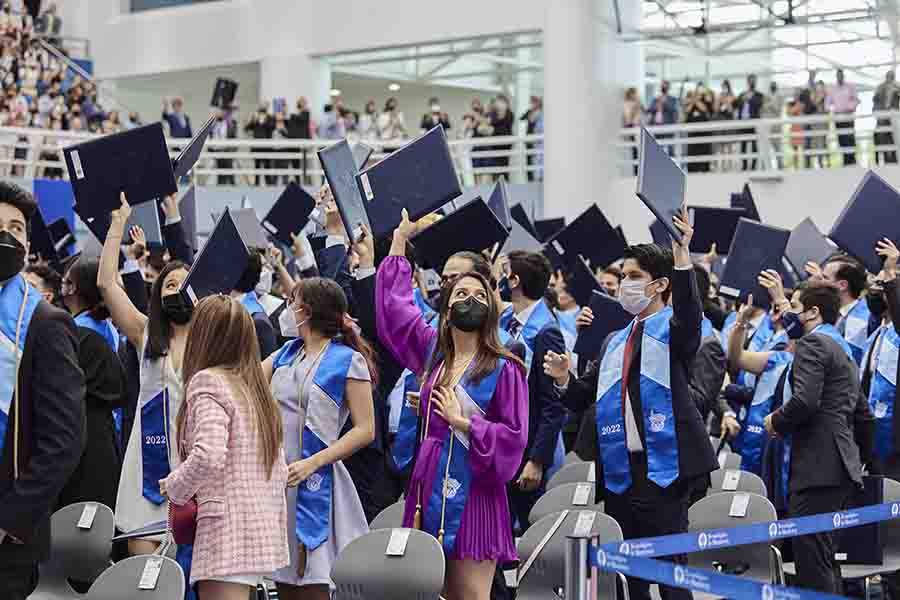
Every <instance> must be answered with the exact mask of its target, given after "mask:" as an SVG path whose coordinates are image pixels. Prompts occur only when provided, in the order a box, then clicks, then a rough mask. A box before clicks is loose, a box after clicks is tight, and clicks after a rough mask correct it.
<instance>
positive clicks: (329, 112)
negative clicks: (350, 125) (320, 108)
mask: <svg viewBox="0 0 900 600" xmlns="http://www.w3.org/2000/svg"><path fill="white" fill-rule="evenodd" d="M324 112H325V116H323V117H322V122H321V123H319V131H318V134H319V138H320V139H323V140H342V139H344V137H345V136H346V135H347V131H346V129H345V128H344V120H343V119H342V118H341V116H340V114H339V113H338V111H337V110H335V106H334V105H333V104H326V105H325V108H324Z"/></svg>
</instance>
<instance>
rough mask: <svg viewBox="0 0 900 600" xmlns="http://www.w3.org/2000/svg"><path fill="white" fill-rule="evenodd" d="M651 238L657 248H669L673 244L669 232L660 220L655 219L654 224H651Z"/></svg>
mask: <svg viewBox="0 0 900 600" xmlns="http://www.w3.org/2000/svg"><path fill="white" fill-rule="evenodd" d="M650 237H651V238H653V243H654V244H656V245H657V246H668V245H669V244H670V243H671V242H672V238H671V237H670V236H669V230H668V229H667V228H666V226H665V225H663V224H662V222H661V221H660V220H659V219H653V222H652V223H650Z"/></svg>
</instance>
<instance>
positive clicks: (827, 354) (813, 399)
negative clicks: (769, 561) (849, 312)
mask: <svg viewBox="0 0 900 600" xmlns="http://www.w3.org/2000/svg"><path fill="white" fill-rule="evenodd" d="M793 308H794V311H793V312H788V313H785V315H784V316H782V321H783V322H784V323H785V329H786V330H787V331H788V333H789V334H790V335H791V336H792V337H796V336H798V335H802V338H801V339H800V340H799V341H798V342H797V345H796V349H795V353H794V363H793V367H792V368H791V372H790V375H789V377H790V383H791V390H792V393H791V395H790V397H789V398H786V399H785V402H784V404H783V405H782V406H781V407H780V408H778V409H777V410H776V411H774V412H773V413H772V414H770V415H769V416H767V417H766V419H765V427H766V431H768V432H769V435H772V436H776V435H777V436H790V438H791V451H790V470H789V476H788V477H789V479H788V492H789V494H790V496H789V500H788V509H789V512H790V515H791V516H792V517H802V516H807V515H814V514H819V513H828V512H833V511H839V510H843V509H844V508H845V506H846V503H847V500H848V499H849V498H850V495H851V494H852V492H853V490H854V487H856V488H860V489H861V488H862V463H863V462H865V463H870V462H871V455H872V414H871V412H870V411H869V405H868V401H867V400H866V398H865V396H863V395H862V393H861V391H860V385H859V371H858V369H857V366H856V362H855V361H854V360H853V357H852V354H851V351H850V346H849V345H848V344H847V342H846V341H845V340H844V339H843V337H842V336H841V334H840V333H839V332H838V330H837V328H836V327H835V326H834V325H835V323H836V322H837V320H838V317H839V316H840V299H839V296H838V291H837V289H836V288H835V287H833V286H830V285H813V286H810V287H808V288H807V289H805V290H803V292H801V293H800V295H799V298H798V300H797V303H796V305H795V306H794V307H793ZM793 547H794V559H795V561H796V563H797V584H798V585H799V586H800V587H804V588H809V589H814V590H819V591H821V592H827V593H832V594H840V593H841V579H840V571H839V570H838V565H837V563H836V562H835V560H834V540H833V535H832V534H831V533H830V532H824V533H817V534H813V535H805V536H800V537H797V538H794V539H793Z"/></svg>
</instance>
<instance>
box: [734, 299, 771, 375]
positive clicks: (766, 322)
mask: <svg viewBox="0 0 900 600" xmlns="http://www.w3.org/2000/svg"><path fill="white" fill-rule="evenodd" d="M774 335H775V327H774V325H773V324H772V317H770V316H769V313H765V314H764V315H763V318H762V320H761V321H760V322H759V327H757V328H756V331H754V332H753V337H751V338H750V343H749V344H747V352H764V351H765V348H766V346H767V344H768V343H769V342H770V341H771V339H772V337H774ZM737 383H738V384H739V385H743V386H746V387H751V388H752V387H753V386H755V385H756V375H754V374H753V373H747V372H746V371H741V372H740V373H738V376H737Z"/></svg>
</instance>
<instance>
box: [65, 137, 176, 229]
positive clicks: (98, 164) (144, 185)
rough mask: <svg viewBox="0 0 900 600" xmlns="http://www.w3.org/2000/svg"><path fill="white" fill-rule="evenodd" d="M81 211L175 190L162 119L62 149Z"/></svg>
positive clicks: (102, 210) (101, 211)
mask: <svg viewBox="0 0 900 600" xmlns="http://www.w3.org/2000/svg"><path fill="white" fill-rule="evenodd" d="M63 154H64V155H65V159H66V167H67V169H68V171H69V180H70V181H71V183H72V189H73V191H74V193H75V204H76V205H77V206H78V207H79V214H81V215H89V216H98V215H108V214H109V213H111V212H112V211H114V210H116V209H117V208H119V207H120V206H121V205H122V200H121V198H120V193H121V192H125V195H126V197H127V198H128V203H129V204H130V205H131V206H137V205H138V204H141V203H143V202H149V201H151V200H154V199H156V198H162V197H164V196H168V195H169V194H174V193H175V192H176V191H178V188H177V187H176V185H175V177H174V175H173V173H172V161H171V160H170V159H169V151H168V149H167V148H166V139H165V136H164V135H163V128H162V124H161V123H153V124H150V125H144V126H143V127H136V128H135V129H131V130H128V131H123V132H121V133H114V134H112V135H106V136H103V137H99V138H95V139H91V140H88V141H86V142H82V143H80V144H75V145H73V146H69V147H67V148H64V149H63Z"/></svg>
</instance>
